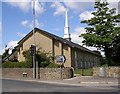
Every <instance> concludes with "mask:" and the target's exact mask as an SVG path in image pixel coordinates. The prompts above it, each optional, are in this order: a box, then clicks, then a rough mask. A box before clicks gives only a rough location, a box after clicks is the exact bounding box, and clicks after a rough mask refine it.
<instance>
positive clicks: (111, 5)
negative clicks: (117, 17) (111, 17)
mask: <svg viewBox="0 0 120 94" xmlns="http://www.w3.org/2000/svg"><path fill="white" fill-rule="evenodd" d="M119 6H120V4H119ZM109 8H110V9H111V8H116V13H118V9H119V8H118V2H109Z"/></svg>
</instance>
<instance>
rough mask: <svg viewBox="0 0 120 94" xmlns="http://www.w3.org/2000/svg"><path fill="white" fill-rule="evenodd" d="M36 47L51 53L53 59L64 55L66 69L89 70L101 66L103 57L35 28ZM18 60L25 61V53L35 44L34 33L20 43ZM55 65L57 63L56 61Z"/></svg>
mask: <svg viewBox="0 0 120 94" xmlns="http://www.w3.org/2000/svg"><path fill="white" fill-rule="evenodd" d="M34 36H35V45H36V46H37V48H42V49H43V50H45V51H46V52H50V53H51V55H52V56H53V57H55V56H57V55H64V56H65V57H66V62H65V63H64V67H73V68H75V69H77V68H89V67H92V66H97V65H98V64H100V58H101V55H99V54H97V53H95V52H93V51H91V50H89V49H87V48H85V47H82V46H80V45H78V44H76V43H73V42H71V41H69V40H66V39H63V38H61V37H58V36H56V35H53V34H51V33H48V32H46V31H43V30H40V29H38V28H35V34H34ZM18 44H19V45H18V46H17V58H18V61H19V62H21V61H24V60H25V58H24V57H23V54H22V53H23V52H24V51H25V50H28V49H29V48H30V46H31V45H32V44H33V31H31V32H30V33H29V34H27V35H26V36H25V37H24V38H23V39H21V40H20V41H19V42H18ZM54 63H56V61H55V60H54Z"/></svg>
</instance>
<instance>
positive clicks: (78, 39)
mask: <svg viewBox="0 0 120 94" xmlns="http://www.w3.org/2000/svg"><path fill="white" fill-rule="evenodd" d="M83 33H85V29H84V28H83V27H76V28H75V30H74V32H73V33H71V38H72V41H73V42H75V43H78V44H80V45H82V41H83V38H82V37H79V35H81V34H83Z"/></svg>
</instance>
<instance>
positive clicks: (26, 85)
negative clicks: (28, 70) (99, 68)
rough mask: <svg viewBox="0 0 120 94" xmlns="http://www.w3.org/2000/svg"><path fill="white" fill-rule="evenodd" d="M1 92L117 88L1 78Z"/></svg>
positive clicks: (79, 90) (112, 90) (91, 90)
mask: <svg viewBox="0 0 120 94" xmlns="http://www.w3.org/2000/svg"><path fill="white" fill-rule="evenodd" d="M2 92H106V93H105V94H109V93H110V92H117V90H115V89H105V88H104V89H103V88H102V89H101V88H100V87H99V88H97V87H95V88H94V87H91V86H87V87H86V86H72V85H63V84H55V83H54V84H52V83H42V82H34V81H18V80H10V79H2ZM108 92H109V93H108ZM11 94H13V93H11ZM15 94H17V93H15ZM34 94H35V93H34ZM79 94H80V93H79ZM81 94H83V93H81ZM88 94H91V93H88ZM97 94H99V93H97ZM102 94H103V93H102ZM110 94H113V93H110ZM115 94H118V93H115Z"/></svg>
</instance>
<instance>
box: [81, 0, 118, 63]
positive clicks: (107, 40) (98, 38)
mask: <svg viewBox="0 0 120 94" xmlns="http://www.w3.org/2000/svg"><path fill="white" fill-rule="evenodd" d="M108 5H109V4H108V2H98V1H96V2H95V6H94V8H95V9H96V11H95V12H92V14H93V15H94V17H93V18H91V19H89V20H84V21H81V23H86V24H87V25H88V26H87V27H86V28H85V29H86V34H81V35H80V37H83V38H84V40H83V44H84V45H86V46H92V47H96V48H98V49H100V50H102V51H104V52H105V56H106V59H107V63H108V65H112V64H113V58H114V57H116V56H117V54H118V49H120V41H118V38H119V37H120V27H118V26H117V23H119V22H120V14H115V13H116V9H115V8H112V9H110V8H108ZM116 44H119V45H118V46H116ZM113 51H114V52H113ZM113 54H114V55H113Z"/></svg>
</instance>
